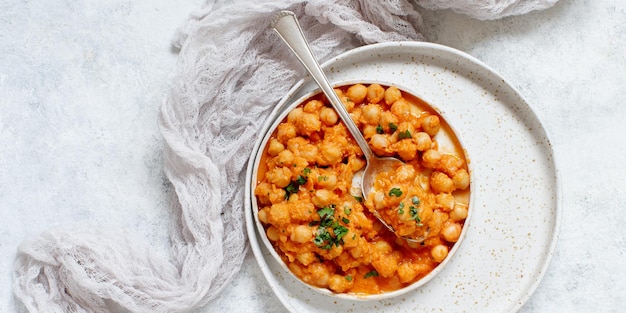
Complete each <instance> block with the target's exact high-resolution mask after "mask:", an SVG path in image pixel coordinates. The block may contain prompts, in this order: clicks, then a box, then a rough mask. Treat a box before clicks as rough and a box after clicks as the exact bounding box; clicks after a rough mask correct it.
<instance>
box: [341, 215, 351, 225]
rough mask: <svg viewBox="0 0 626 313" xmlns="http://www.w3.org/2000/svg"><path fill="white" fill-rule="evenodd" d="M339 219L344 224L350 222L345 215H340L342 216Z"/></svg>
mask: <svg viewBox="0 0 626 313" xmlns="http://www.w3.org/2000/svg"><path fill="white" fill-rule="evenodd" d="M341 221H342V222H343V223H344V224H350V220H349V219H348V218H346V217H342V218H341Z"/></svg>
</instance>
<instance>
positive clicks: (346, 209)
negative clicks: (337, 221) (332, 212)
mask: <svg viewBox="0 0 626 313" xmlns="http://www.w3.org/2000/svg"><path fill="white" fill-rule="evenodd" d="M350 212H352V210H350V208H349V207H347V206H345V207H344V208H343V213H344V214H345V215H350Z"/></svg>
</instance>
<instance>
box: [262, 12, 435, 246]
mask: <svg viewBox="0 0 626 313" xmlns="http://www.w3.org/2000/svg"><path fill="white" fill-rule="evenodd" d="M272 27H273V28H274V30H275V31H276V32H277V33H278V35H280V37H281V38H282V39H283V41H284V42H285V43H286V44H287V46H289V48H290V49H291V51H292V52H293V53H294V54H295V55H296V56H297V57H298V60H300V62H301V63H302V65H304V67H305V68H306V70H307V71H308V72H309V74H310V75H311V77H313V80H315V82H316V83H317V85H318V86H319V87H320V88H321V89H322V92H323V93H324V95H325V96H326V98H328V101H330V104H331V105H332V106H333V108H334V109H335V111H337V113H338V114H339V118H341V120H342V121H343V123H344V125H345V126H346V128H348V131H349V132H350V134H352V137H353V138H354V140H355V141H356V143H357V144H358V145H359V148H361V151H363V155H364V156H365V159H366V160H367V165H366V166H365V171H364V172H363V175H362V181H361V191H362V192H363V197H364V198H367V196H368V195H369V194H370V193H371V192H374V190H373V187H374V181H375V178H376V176H378V174H379V173H382V172H389V171H391V170H393V169H395V168H397V167H398V166H401V165H402V164H404V162H402V161H400V160H399V159H396V158H393V157H378V156H376V155H375V154H374V153H373V152H372V149H371V148H370V146H369V144H368V143H367V141H366V140H365V138H364V137H363V135H362V134H361V131H360V130H359V128H358V127H357V126H356V124H355V123H354V121H353V120H352V117H350V114H349V113H348V111H347V110H346V108H345V107H344V105H343V103H342V102H341V99H339V96H337V94H336V93H335V90H334V89H333V88H332V87H331V85H330V83H329V82H328V78H326V75H325V74H324V71H323V70H322V68H321V67H320V65H319V63H318V62H317V60H316V59H315V57H314V56H313V52H312V51H311V48H310V47H309V44H308V42H307V41H306V38H305V37H304V33H303V32H302V28H301V27H300V24H299V23H298V20H297V18H296V16H295V14H294V13H293V12H291V11H280V12H279V13H277V14H276V16H275V17H274V20H273V21H272ZM370 209H371V212H372V213H373V214H374V216H376V218H377V219H378V220H380V222H381V223H382V224H383V225H384V226H385V227H387V228H388V229H389V230H390V231H391V232H393V233H396V232H395V230H394V229H393V227H391V225H389V223H387V222H386V221H385V220H384V219H383V218H382V216H381V215H380V213H379V212H378V211H377V210H375V209H373V208H370ZM402 238H403V239H405V240H406V241H407V242H408V243H413V244H415V243H420V242H422V241H424V238H423V237H422V238H409V237H402Z"/></svg>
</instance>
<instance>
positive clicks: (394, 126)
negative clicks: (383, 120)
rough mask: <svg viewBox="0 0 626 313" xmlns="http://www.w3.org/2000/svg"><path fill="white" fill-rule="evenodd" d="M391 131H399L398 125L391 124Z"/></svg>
mask: <svg viewBox="0 0 626 313" xmlns="http://www.w3.org/2000/svg"><path fill="white" fill-rule="evenodd" d="M389 130H391V132H392V133H393V132H395V131H396V130H398V125H396V124H394V123H389Z"/></svg>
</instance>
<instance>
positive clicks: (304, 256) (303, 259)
mask: <svg viewBox="0 0 626 313" xmlns="http://www.w3.org/2000/svg"><path fill="white" fill-rule="evenodd" d="M296 260H298V261H299V262H300V263H302V265H304V266H308V265H309V264H311V263H313V262H315V260H317V257H315V253H313V252H304V253H298V254H297V255H296Z"/></svg>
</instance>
